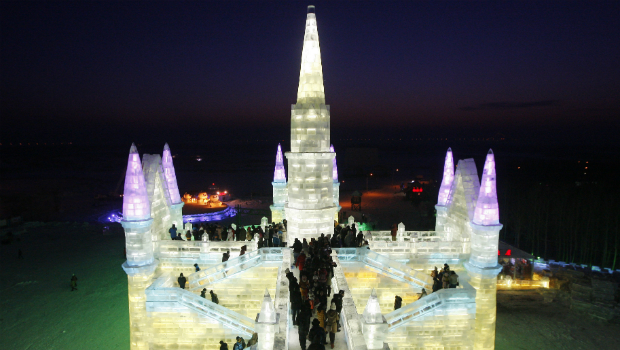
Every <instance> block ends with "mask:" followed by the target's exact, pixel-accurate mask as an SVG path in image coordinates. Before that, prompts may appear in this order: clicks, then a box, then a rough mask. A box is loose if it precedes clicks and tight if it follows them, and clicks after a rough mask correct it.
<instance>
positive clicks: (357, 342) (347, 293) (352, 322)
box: [332, 248, 366, 350]
mask: <svg viewBox="0 0 620 350" xmlns="http://www.w3.org/2000/svg"><path fill="white" fill-rule="evenodd" d="M341 249H343V248H341ZM349 249H350V248H349ZM332 259H333V261H334V262H335V263H336V265H337V267H336V268H335V269H334V277H333V278H332V285H333V290H343V291H344V297H343V298H342V311H341V312H340V323H341V324H342V328H343V330H344V336H345V340H346V343H347V349H348V350H354V349H365V348H366V340H365V339H364V334H363V333H362V316H361V315H360V314H359V313H358V312H357V307H356V306H355V302H354V301H353V296H352V294H351V290H350V289H349V285H348V284H347V279H346V277H345V276H344V271H343V270H342V268H341V265H340V255H338V254H337V252H333V253H332Z"/></svg>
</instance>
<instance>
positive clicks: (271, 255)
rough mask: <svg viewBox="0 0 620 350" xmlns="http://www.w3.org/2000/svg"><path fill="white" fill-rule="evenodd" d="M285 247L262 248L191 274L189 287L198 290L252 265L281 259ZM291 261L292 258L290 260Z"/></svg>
mask: <svg viewBox="0 0 620 350" xmlns="http://www.w3.org/2000/svg"><path fill="white" fill-rule="evenodd" d="M283 249H287V248H261V249H257V250H255V251H252V252H249V253H246V254H244V255H241V256H238V257H236V258H232V259H230V260H228V261H225V262H223V263H220V264H217V265H215V266H212V267H209V268H208V269H204V270H202V271H198V272H196V273H193V274H191V275H189V277H188V282H189V289H190V290H197V289H201V288H204V286H206V285H208V284H211V283H214V282H216V281H219V280H222V279H224V278H226V277H229V276H232V275H236V274H238V273H241V272H243V271H246V270H248V269H250V268H252V267H256V266H258V265H260V264H261V263H263V262H266V261H281V260H282V259H283V258H282V254H283V252H282V251H283ZM289 261H290V260H289Z"/></svg>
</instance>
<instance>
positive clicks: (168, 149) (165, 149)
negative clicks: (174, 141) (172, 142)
mask: <svg viewBox="0 0 620 350" xmlns="http://www.w3.org/2000/svg"><path fill="white" fill-rule="evenodd" d="M164 151H170V146H168V142H166V144H165V145H164Z"/></svg>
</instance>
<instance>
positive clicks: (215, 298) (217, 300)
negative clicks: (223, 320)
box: [209, 290, 220, 304]
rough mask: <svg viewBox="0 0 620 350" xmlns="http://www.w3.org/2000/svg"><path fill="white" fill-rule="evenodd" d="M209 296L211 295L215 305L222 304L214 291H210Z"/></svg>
mask: <svg viewBox="0 0 620 350" xmlns="http://www.w3.org/2000/svg"><path fill="white" fill-rule="evenodd" d="M209 294H211V302H213V303H215V304H219V303H220V299H218V298H217V294H215V293H213V291H212V290H210V291H209Z"/></svg>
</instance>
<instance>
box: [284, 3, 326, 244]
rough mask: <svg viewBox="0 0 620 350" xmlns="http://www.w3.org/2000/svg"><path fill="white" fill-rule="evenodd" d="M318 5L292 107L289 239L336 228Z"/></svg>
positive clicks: (310, 18)
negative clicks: (317, 13) (317, 20)
mask: <svg viewBox="0 0 620 350" xmlns="http://www.w3.org/2000/svg"><path fill="white" fill-rule="evenodd" d="M313 9H314V6H309V7H308V14H307V18H306V30H305V34H304V44H303V50H302V53H301V69H300V73H299V88H298V90H297V103H296V104H294V105H293V106H292V108H291V152H287V153H286V158H287V160H288V171H289V179H288V200H287V203H286V204H285V206H284V211H285V216H286V219H287V221H288V235H289V240H290V241H293V239H294V238H299V239H302V238H308V240H309V239H310V238H311V237H318V236H319V235H320V234H321V233H324V234H329V233H331V232H332V230H333V227H334V218H335V216H336V211H337V206H336V205H335V204H334V194H333V192H334V179H333V174H334V157H336V154H335V153H334V152H331V151H330V149H329V147H330V126H329V125H330V116H329V106H328V105H326V104H325V91H324V88H323V67H322V65H321V49H320V47H319V33H318V28H317V23H316V15H315V14H314V13H313Z"/></svg>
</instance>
